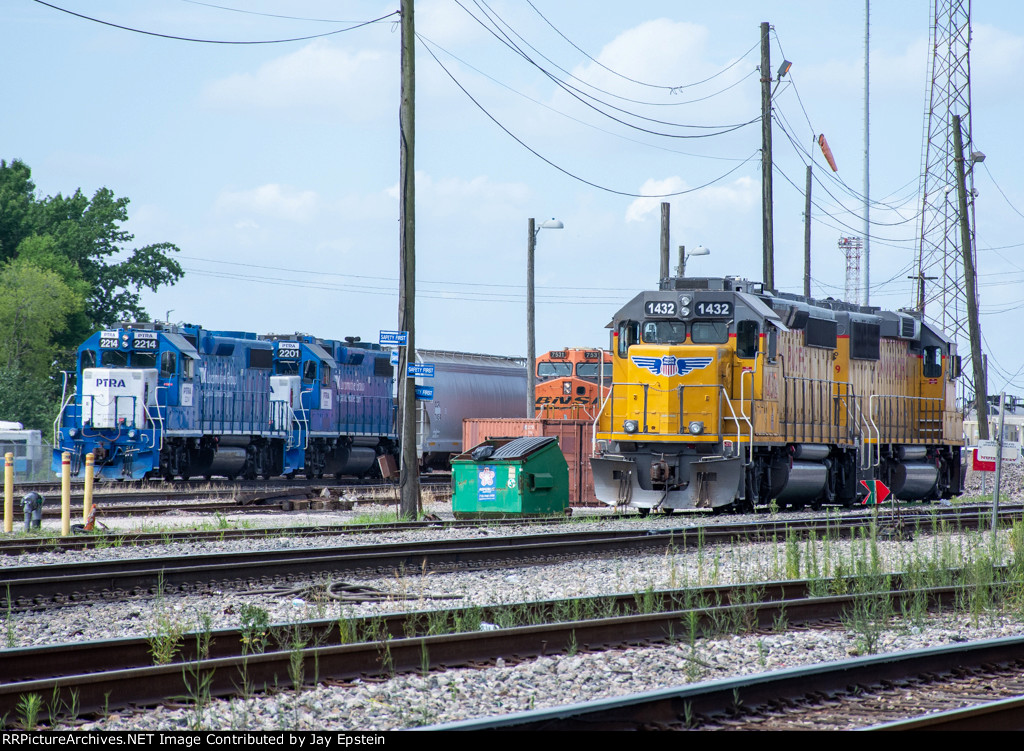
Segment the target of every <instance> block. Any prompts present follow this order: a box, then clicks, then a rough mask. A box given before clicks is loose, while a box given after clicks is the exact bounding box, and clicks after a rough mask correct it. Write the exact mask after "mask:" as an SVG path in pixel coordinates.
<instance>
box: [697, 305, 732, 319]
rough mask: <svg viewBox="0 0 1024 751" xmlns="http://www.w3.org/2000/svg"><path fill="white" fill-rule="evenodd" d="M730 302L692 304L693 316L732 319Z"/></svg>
mask: <svg viewBox="0 0 1024 751" xmlns="http://www.w3.org/2000/svg"><path fill="white" fill-rule="evenodd" d="M732 312H733V307H732V303H731V302H698V303H694V304H693V314H694V315H697V316H705V317H707V318H732Z"/></svg>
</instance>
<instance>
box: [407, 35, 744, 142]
mask: <svg viewBox="0 0 1024 751" xmlns="http://www.w3.org/2000/svg"><path fill="white" fill-rule="evenodd" d="M419 36H420V39H421V40H422V41H423V42H424V43H427V44H432V45H434V47H436V48H437V49H439V50H441V51H442V52H444V53H445V54H446V55H448V56H449V57H451V58H452V59H453V60H456V61H457V62H459V63H461V64H462V65H464V66H466V67H467V68H469V69H470V70H472V71H474V72H476V73H478V74H479V75H481V76H483V77H484V78H486V79H488V80H489V81H491V82H492V83H494V84H495V85H497V86H500V87H502V88H503V89H506V90H507V91H510V92H512V93H513V94H515V95H516V96H519V97H522V98H523V99H526V100H527V101H529V102H532V103H533V104H536V105H537V106H538V107H543V108H544V109H546V110H548V111H550V112H553V113H555V114H556V115H559V116H560V117H564V118H566V119H567V120H572V121H573V122H575V123H577V124H579V125H582V126H583V127H585V128H590V129H591V130H596V131H598V132H599V133H604V134H605V135H609V136H612V137H613V138H618V139H620V140H623V141H629V142H630V143H635V144H638V145H640V146H646V147H648V148H652V149H657V150H659V151H666V152H668V153H671V154H679V155H681V156H688V157H693V158H695V159H712V160H717V161H726V162H741V161H744V159H745V158H744V157H727V156H715V155H713V154H695V153H693V152H688V151H681V150H679V149H673V148H670V147H669V146H664V145H661V144H657V143H651V142H650V141H640V140H637V139H636V138H630V137H629V136H627V135H625V134H622V133H615V132H613V131H611V130H608V129H607V128H602V127H600V126H599V125H595V124H594V123H589V122H587V121H586V120H582V119H580V118H578V117H573V116H572V115H570V114H568V113H567V112H563V111H562V110H560V109H557V108H556V107H552V106H551V105H550V104H546V103H545V102H541V101H539V100H538V99H534V98H533V97H531V96H529V95H528V94H524V93H523V92H521V91H519V90H517V89H514V88H512V87H511V86H509V85H508V84H506V83H504V82H502V81H499V80H498V79H497V78H494V77H493V76H491V75H490V74H488V73H486V72H484V71H482V70H480V69H479V68H477V67H476V66H474V65H473V64H472V63H469V62H467V61H466V60H464V59H463V58H461V57H459V56H458V55H456V54H455V53H453V52H452V51H451V50H449V49H446V48H445V47H442V46H441V45H440V44H438V43H437V42H435V41H434V40H432V39H430V38H429V37H426V36H424V35H422V34H420V35H419Z"/></svg>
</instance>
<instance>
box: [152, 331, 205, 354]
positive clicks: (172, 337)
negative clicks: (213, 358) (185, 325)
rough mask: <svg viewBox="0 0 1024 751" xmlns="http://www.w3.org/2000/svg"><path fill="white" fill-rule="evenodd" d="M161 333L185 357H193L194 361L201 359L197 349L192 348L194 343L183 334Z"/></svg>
mask: <svg viewBox="0 0 1024 751" xmlns="http://www.w3.org/2000/svg"><path fill="white" fill-rule="evenodd" d="M160 333H161V334H162V335H163V336H164V338H166V339H167V341H169V342H170V343H171V344H173V345H174V346H175V347H177V348H178V351H179V352H181V354H183V355H185V357H191V358H192V359H193V360H198V359H199V353H198V352H197V351H196V348H195V347H193V346H192V342H190V341H189V340H188V339H186V338H185V337H183V336H182V335H181V334H172V333H170V332H169V331H161V332H160Z"/></svg>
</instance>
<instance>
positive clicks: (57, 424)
mask: <svg viewBox="0 0 1024 751" xmlns="http://www.w3.org/2000/svg"><path fill="white" fill-rule="evenodd" d="M61 374H62V375H63V376H64V382H63V384H62V385H61V387H60V410H58V412H57V417H56V418H55V419H54V421H53V445H54V446H57V445H58V443H57V435H58V433H59V431H60V429H61V428H62V427H63V425H64V424H63V422H62V420H63V419H64V410H65V409H66V408H67V406H68V403H69V402H70V401H71V400H72V399H73V398H74V397H75V392H74V391H72V392H71V393H70V394H68V393H67V391H68V376H69V375H71V373H70V372H69V371H67V370H62V371H61ZM65 394H67V399H65V398H64V396H65Z"/></svg>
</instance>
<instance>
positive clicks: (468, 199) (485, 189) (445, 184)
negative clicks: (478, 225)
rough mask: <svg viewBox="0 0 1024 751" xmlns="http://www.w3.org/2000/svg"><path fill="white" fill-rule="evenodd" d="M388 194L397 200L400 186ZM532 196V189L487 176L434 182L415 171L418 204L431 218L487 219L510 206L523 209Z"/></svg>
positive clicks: (391, 188)
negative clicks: (498, 181)
mask: <svg viewBox="0 0 1024 751" xmlns="http://www.w3.org/2000/svg"><path fill="white" fill-rule="evenodd" d="M387 194H388V195H389V196H390V197H391V198H394V199H397V198H398V184H397V183H396V184H395V185H393V186H391V187H390V188H388V189H387ZM530 195H531V193H530V189H529V188H528V187H527V186H526V185H524V184H523V183H497V182H494V181H493V180H491V179H490V178H489V177H485V176H478V177H474V178H471V179H468V180H467V179H463V178H459V177H445V178H441V179H439V180H435V179H434V178H432V177H431V176H430V175H428V174H427V173H425V172H421V171H419V170H417V171H416V202H417V204H421V205H422V206H423V207H424V208H425V209H426V210H428V211H429V213H430V215H432V216H451V215H454V214H460V213H466V214H472V215H473V216H475V217H477V218H481V217H486V216H489V215H492V214H494V213H495V212H496V211H498V212H501V213H504V211H505V209H507V207H508V206H521V205H523V204H525V203H526V201H527V200H528V199H529V197H530Z"/></svg>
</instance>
